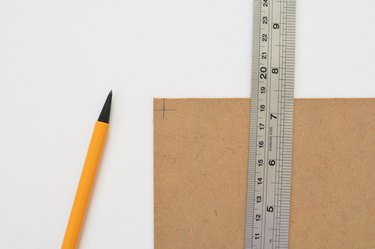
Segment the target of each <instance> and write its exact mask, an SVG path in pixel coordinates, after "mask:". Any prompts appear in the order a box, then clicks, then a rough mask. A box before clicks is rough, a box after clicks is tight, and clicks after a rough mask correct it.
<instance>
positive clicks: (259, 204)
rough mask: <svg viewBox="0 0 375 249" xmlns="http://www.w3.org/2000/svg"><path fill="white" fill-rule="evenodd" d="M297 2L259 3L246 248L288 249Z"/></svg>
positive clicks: (268, 0) (256, 3) (267, 0)
mask: <svg viewBox="0 0 375 249" xmlns="http://www.w3.org/2000/svg"><path fill="white" fill-rule="evenodd" d="M295 17H296V0H254V27H253V52H252V53H253V67H252V85H251V87H252V91H251V98H252V100H251V117H250V120H251V123H250V151H249V169H248V193H247V213H246V236H245V248H246V249H250V248H251V249H280V248H288V233H289V210H290V189H291V166H292V129H293V97H294V54H295V53H294V51H295Z"/></svg>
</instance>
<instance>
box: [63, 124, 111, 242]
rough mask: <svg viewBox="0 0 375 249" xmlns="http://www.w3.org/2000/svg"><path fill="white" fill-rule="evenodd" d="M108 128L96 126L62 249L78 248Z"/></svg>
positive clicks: (106, 126) (102, 125)
mask: <svg viewBox="0 0 375 249" xmlns="http://www.w3.org/2000/svg"><path fill="white" fill-rule="evenodd" d="M108 126H109V125H108V124H107V123H104V122H100V121H97V122H96V124H95V127H94V132H93V134H92V137H91V141H90V146H89V149H88V152H87V155H86V159H85V163H84V166H83V170H82V174H81V178H80V181H79V185H78V188H77V193H76V196H75V199H74V203H73V207H72V211H71V213H70V218H69V222H68V226H67V228H66V232H65V236H64V240H63V243H62V246H61V249H75V248H77V246H78V241H79V237H80V232H81V230H82V227H83V222H84V219H85V216H86V212H87V208H88V206H89V202H90V196H91V192H92V190H93V186H94V182H95V176H96V172H97V169H98V166H99V162H100V158H101V154H102V151H103V148H104V143H105V138H106V135H107V130H108Z"/></svg>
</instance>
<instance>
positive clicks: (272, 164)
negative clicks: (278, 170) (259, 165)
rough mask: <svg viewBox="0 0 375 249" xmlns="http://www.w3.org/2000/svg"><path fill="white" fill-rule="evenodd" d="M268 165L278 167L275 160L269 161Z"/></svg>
mask: <svg viewBox="0 0 375 249" xmlns="http://www.w3.org/2000/svg"><path fill="white" fill-rule="evenodd" d="M268 165H269V166H275V165H276V161H275V160H269V161H268Z"/></svg>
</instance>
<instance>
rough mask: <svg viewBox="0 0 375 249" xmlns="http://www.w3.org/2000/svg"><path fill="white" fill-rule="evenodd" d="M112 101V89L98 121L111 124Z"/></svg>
mask: <svg viewBox="0 0 375 249" xmlns="http://www.w3.org/2000/svg"><path fill="white" fill-rule="evenodd" d="M111 103H112V90H111V91H110V92H109V94H108V97H107V99H106V101H105V103H104V106H103V109H102V111H101V112H100V115H99V118H98V121H100V122H103V123H107V124H109V116H110V114H111Z"/></svg>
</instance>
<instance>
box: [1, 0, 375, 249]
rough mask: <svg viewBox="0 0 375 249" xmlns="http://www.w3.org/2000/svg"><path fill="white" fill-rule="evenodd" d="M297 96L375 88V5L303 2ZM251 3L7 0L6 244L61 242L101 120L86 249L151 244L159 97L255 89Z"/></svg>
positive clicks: (363, 92) (359, 93)
mask: <svg viewBox="0 0 375 249" xmlns="http://www.w3.org/2000/svg"><path fill="white" fill-rule="evenodd" d="M297 5H298V7H297V12H298V18H297V22H298V23H297V58H296V62H297V63H296V87H295V88H296V91H295V93H296V97H375V86H374V82H373V75H372V74H373V73H374V71H375V70H374V66H375V62H374V61H373V58H374V56H375V48H374V44H375V28H374V23H375V14H374V9H375V2H374V1H372V0H363V1H349V0H331V1H326V0H314V1H311V0H297ZM251 27H252V1H251V0H230V1H229V0H227V1H223V0H189V1H176V0H158V1H154V0H137V1H131V0H127V1H120V0H117V1H114V0H105V1H104V0H103V1H98V0H64V1H56V0H50V1H48V0H33V1H30V0H1V1H0V111H1V112H0V248H4V249H13V248H17V249H18V248H20V249H24V248H28V249H44V248H45V249H51V248H59V247H60V244H61V241H62V238H63V235H64V231H65V226H66V222H67V220H68V217H69V212H70V208H71V205H72V202H73V198H74V195H75V190H76V186H77V183H78V180H79V176H80V174H81V169H82V164H83V161H84V157H85V153H86V150H87V146H88V142H89V139H90V136H91V131H92V127H93V124H94V121H95V120H96V118H97V116H98V114H99V111H100V109H101V107H102V105H103V103H104V100H105V97H106V95H107V93H108V91H109V90H110V89H113V91H114V100H113V109H112V120H111V121H112V127H111V130H110V135H109V139H108V143H107V147H106V152H105V154H104V160H103V162H102V165H101V170H100V172H99V175H98V178H97V184H96V188H95V192H94V195H93V199H92V202H91V204H92V205H91V208H90V210H89V215H88V218H87V222H86V226H85V230H84V233H83V237H82V241H81V247H80V248H87V249H103V248H106V249H107V248H108V249H112V248H131V249H133V248H136V249H138V248H153V147H152V143H153V139H152V134H153V131H152V115H153V106H152V104H153V103H152V101H153V97H249V95H250V68H251V59H250V58H251V54H250V51H251V35H252V28H251Z"/></svg>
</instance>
